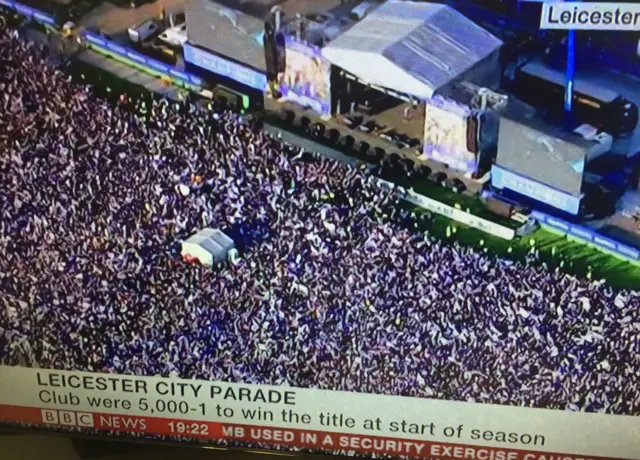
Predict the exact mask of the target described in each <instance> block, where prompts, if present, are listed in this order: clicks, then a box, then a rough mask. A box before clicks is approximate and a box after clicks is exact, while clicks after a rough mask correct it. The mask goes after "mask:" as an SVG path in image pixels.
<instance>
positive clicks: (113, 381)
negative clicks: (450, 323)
mask: <svg viewBox="0 0 640 460" xmlns="http://www.w3.org/2000/svg"><path fill="white" fill-rule="evenodd" d="M3 405H4V407H6V408H8V407H9V406H13V407H16V406H22V407H33V408H40V409H54V410H73V411H77V412H82V413H91V412H101V413H111V414H121V415H129V416H145V415H146V416H155V417H159V416H160V417H162V416H165V417H166V416H167V415H168V413H170V415H171V416H172V417H174V418H177V419H185V420H193V421H202V422H216V423H223V424H225V423H226V424H233V423H236V424H238V423H240V424H252V425H261V426H272V427H277V428H291V429H299V428H301V429H309V430H322V431H328V432H337V433H349V434H356V435H360V434H361V435H375V436H383V437H384V436H386V437H394V438H403V439H406V440H416V441H419V440H421V441H429V442H454V443H457V444H460V445H478V446H487V447H496V448H510V449H527V450H528V451H538V452H565V453H567V454H571V455H574V456H575V455H578V456H580V458H589V457H588V456H594V457H595V456H598V457H600V458H625V459H635V460H640V436H638V433H639V432H640V417H633V416H621V415H604V414H587V413H573V412H568V411H564V410H548V409H531V408H525V407H509V406H501V405H494V404H473V403H466V402H454V401H442V400H434V399H425V398H409V397H397V396H384V395H373V394H362V393H351V392H341V391H326V390H313V389H302V388H292V387H275V386H267V385H244V384H234V383H225V382H213V381H204V380H184V379H166V378H160V377H139V376H124V375H116V374H98V373H88V372H67V371H55V370H46V369H29V368H24V367H8V366H0V407H2V406H3ZM183 406H184V407H183ZM0 419H1V417H0ZM498 433H504V434H505V435H502V434H498ZM585 456H587V457H585ZM465 458H466V457H465ZM529 458H534V457H527V460H528V459H529ZM558 458H560V457H558ZM562 458H566V457H562Z"/></svg>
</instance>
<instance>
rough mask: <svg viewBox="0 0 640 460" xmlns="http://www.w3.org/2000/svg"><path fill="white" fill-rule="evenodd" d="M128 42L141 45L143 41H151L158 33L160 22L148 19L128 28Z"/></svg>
mask: <svg viewBox="0 0 640 460" xmlns="http://www.w3.org/2000/svg"><path fill="white" fill-rule="evenodd" d="M127 32H128V34H129V40H131V41H132V42H133V43H142V42H143V41H146V40H150V39H152V38H153V37H154V36H155V35H157V34H158V33H159V32H160V21H158V20H157V19H148V20H146V21H144V22H141V23H140V24H138V25H136V26H133V27H129V29H127Z"/></svg>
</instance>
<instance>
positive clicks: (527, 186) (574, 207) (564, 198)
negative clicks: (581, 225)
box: [491, 165, 582, 215]
mask: <svg viewBox="0 0 640 460" xmlns="http://www.w3.org/2000/svg"><path fill="white" fill-rule="evenodd" d="M491 184H492V185H493V186H494V187H496V188H499V189H503V188H506V189H509V190H512V191H514V192H516V193H520V194H521V195H525V196H528V197H529V198H533V199H534V200H537V201H539V202H541V203H545V204H548V205H549V206H553V207H554V208H557V209H560V210H562V211H565V212H567V213H569V214H573V215H577V214H578V212H579V211H580V201H581V200H582V196H574V195H570V194H568V193H565V192H561V191H560V190H556V189H554V188H552V187H549V186H548V185H544V184H541V183H540V182H537V181H535V180H533V179H529V178H528V177H524V176H521V175H519V174H515V173H513V172H511V171H509V170H507V169H504V168H502V167H500V166H497V165H494V166H493V168H491Z"/></svg>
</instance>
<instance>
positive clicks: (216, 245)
mask: <svg viewBox="0 0 640 460" xmlns="http://www.w3.org/2000/svg"><path fill="white" fill-rule="evenodd" d="M234 247H235V245H234V243H233V240H232V239H231V238H229V237H228V236H227V235H225V234H224V233H223V232H222V231H221V230H219V229H212V228H204V229H202V230H200V231H199V232H198V233H196V234H195V235H193V236H191V237H189V238H188V239H187V240H185V241H183V242H182V250H181V255H182V257H183V258H185V259H191V260H197V261H198V262H200V263H201V264H202V265H213V264H215V263H218V262H224V261H225V260H226V259H227V256H228V254H229V251H230V250H231V249H233V248H234Z"/></svg>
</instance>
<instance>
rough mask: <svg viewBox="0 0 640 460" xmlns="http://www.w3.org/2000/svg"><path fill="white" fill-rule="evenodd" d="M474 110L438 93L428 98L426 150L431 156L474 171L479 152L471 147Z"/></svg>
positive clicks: (425, 123) (458, 167)
mask: <svg viewBox="0 0 640 460" xmlns="http://www.w3.org/2000/svg"><path fill="white" fill-rule="evenodd" d="M470 116H471V110H469V108H468V107H464V106H461V105H460V104H456V103H455V102H453V101H451V100H448V99H445V98H443V97H439V96H436V97H435V98H433V99H431V100H429V101H427V103H426V111H425V119H424V144H423V145H424V147H423V152H424V154H425V155H427V156H428V157H429V158H433V159H434V160H436V161H439V162H441V163H445V164H447V165H450V166H451V167H452V168H455V169H457V170H459V171H464V172H474V171H475V170H476V166H477V160H476V153H475V152H469V150H468V149H467V124H468V123H469V117H470Z"/></svg>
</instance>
